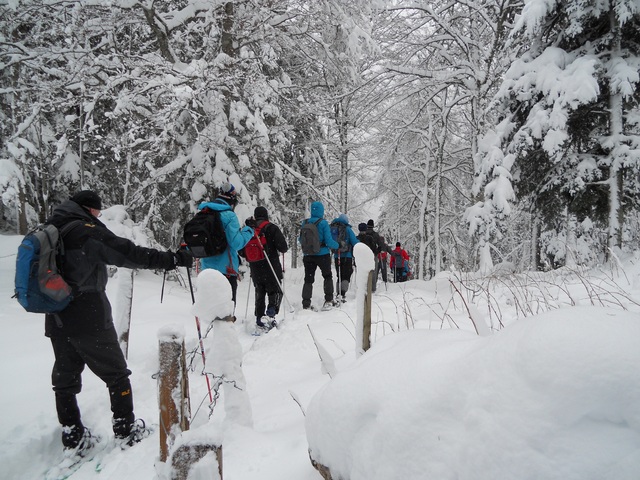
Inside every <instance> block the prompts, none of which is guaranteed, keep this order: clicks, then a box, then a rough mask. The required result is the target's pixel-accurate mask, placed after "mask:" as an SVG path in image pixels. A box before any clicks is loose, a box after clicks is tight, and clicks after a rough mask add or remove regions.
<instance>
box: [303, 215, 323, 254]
mask: <svg viewBox="0 0 640 480" xmlns="http://www.w3.org/2000/svg"><path fill="white" fill-rule="evenodd" d="M309 220H310V219H306V220H305V221H304V223H303V224H302V227H301V228H300V246H301V248H302V253H303V254H305V255H313V254H316V253H319V252H320V248H321V247H322V245H321V243H320V232H319V231H318V224H319V223H320V222H321V221H322V219H321V218H319V219H318V220H317V221H315V222H310V221H309Z"/></svg>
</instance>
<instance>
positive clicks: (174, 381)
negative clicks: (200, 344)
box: [158, 334, 191, 462]
mask: <svg viewBox="0 0 640 480" xmlns="http://www.w3.org/2000/svg"><path fill="white" fill-rule="evenodd" d="M185 357H186V354H185V346H184V339H183V338H182V337H180V336H178V335H176V334H171V336H170V338H163V339H161V340H160V372H159V376H158V381H159V384H160V385H159V389H160V394H159V396H160V461H162V462H166V461H167V458H168V457H169V449H170V448H171V445H173V441H174V440H175V436H176V434H177V433H178V432H184V431H185V430H189V418H190V416H191V408H190V405H189V377H188V376H187V365H186V359H185ZM176 427H177V428H176Z"/></svg>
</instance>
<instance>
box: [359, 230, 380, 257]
mask: <svg viewBox="0 0 640 480" xmlns="http://www.w3.org/2000/svg"><path fill="white" fill-rule="evenodd" d="M358 240H360V241H361V242H362V243H364V244H365V245H366V246H367V247H369V248H370V249H371V251H372V252H373V253H376V250H377V249H378V243H377V242H376V239H375V238H373V235H372V234H371V233H370V232H360V234H359V235H358Z"/></svg>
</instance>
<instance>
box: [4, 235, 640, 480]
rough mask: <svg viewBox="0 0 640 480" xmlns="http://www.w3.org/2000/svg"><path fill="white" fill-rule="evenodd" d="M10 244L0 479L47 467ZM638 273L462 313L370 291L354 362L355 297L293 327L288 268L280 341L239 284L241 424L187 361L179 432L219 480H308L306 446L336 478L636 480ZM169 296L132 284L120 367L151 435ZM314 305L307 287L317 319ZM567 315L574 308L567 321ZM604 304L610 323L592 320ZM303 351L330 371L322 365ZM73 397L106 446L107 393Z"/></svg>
mask: <svg viewBox="0 0 640 480" xmlns="http://www.w3.org/2000/svg"><path fill="white" fill-rule="evenodd" d="M19 240H20V237H17V236H0V247H1V251H2V252H5V253H4V255H3V256H1V257H0V295H1V296H2V298H3V299H4V300H3V303H2V305H3V308H2V311H1V312H0V318H1V319H2V325H3V333H4V334H3V335H2V337H1V339H0V355H1V356H2V362H3V367H4V368H3V369H2V371H1V373H0V382H1V384H2V386H3V387H2V393H1V394H0V410H1V411H2V412H3V413H2V417H1V422H2V423H1V427H2V428H1V429H0V432H1V433H0V452H1V453H0V465H2V468H1V470H2V475H1V477H2V478H7V479H41V478H43V475H44V472H45V471H46V470H47V469H48V468H49V466H50V465H52V464H54V463H55V462H56V461H57V459H59V458H60V451H61V446H60V441H59V434H60V431H59V426H58V424H57V420H56V415H55V407H54V401H53V393H52V391H51V387H50V371H51V366H52V362H53V355H52V352H51V347H50V345H49V341H48V339H46V338H45V337H44V335H43V318H42V316H41V315H34V314H28V313H25V312H24V311H23V310H22V309H21V307H20V306H19V305H18V303H17V302H16V301H15V300H13V299H10V296H11V295H12V290H13V272H14V264H15V255H14V254H12V252H15V251H16V249H17V245H18V243H19ZM637 263H638V259H637V258H636V259H635V260H634V259H631V261H630V262H626V263H625V264H624V265H625V268H626V270H625V271H624V272H623V271H622V270H618V271H616V272H609V271H605V273H604V274H600V276H598V277H593V278H591V277H589V276H588V275H589V274H588V272H580V275H576V274H575V273H571V272H566V271H565V272H557V273H553V274H547V275H546V276H542V275H539V276H533V275H532V276H528V277H519V280H517V281H512V280H505V279H493V280H492V281H491V282H490V283H489V285H490V286H489V287H487V288H486V290H478V291H477V292H476V293H479V295H476V297H474V298H473V300H474V303H475V304H476V306H475V307H474V306H473V305H471V299H472V297H471V296H465V302H463V301H462V298H463V297H462V296H459V295H457V294H456V293H455V292H454V293H453V294H452V290H451V288H450V284H449V281H448V280H447V278H446V277H445V276H443V277H441V278H439V279H437V280H435V281H431V282H421V281H410V282H407V283H404V284H388V285H386V286H385V285H384V284H381V283H380V284H379V286H378V293H376V294H375V296H374V297H373V321H374V327H373V337H374V340H373V348H372V349H371V350H370V351H369V352H367V353H365V354H364V355H362V356H360V355H359V353H358V350H359V347H357V346H356V338H357V334H356V332H355V326H356V325H357V324H358V317H357V315H358V313H357V311H358V309H357V308H356V301H355V299H356V292H357V285H356V284H355V283H358V282H354V283H353V284H352V287H351V289H350V291H349V293H348V295H347V298H348V300H349V301H348V302H347V303H346V304H345V305H343V306H342V308H340V309H334V310H331V311H329V312H307V311H302V310H301V309H300V290H301V285H302V271H301V270H292V269H288V270H287V272H286V274H285V279H286V280H285V294H286V296H287V297H288V299H289V300H290V302H291V303H292V304H293V306H294V307H295V308H296V312H295V313H294V314H291V313H290V312H289V309H288V308H287V302H285V303H284V304H283V309H282V313H283V314H284V316H285V317H286V320H285V322H284V323H283V325H282V327H281V329H278V330H274V331H272V332H270V333H269V334H267V335H264V336H261V337H255V336H252V335H251V334H250V332H249V331H250V328H249V325H252V324H253V315H252V308H253V291H252V290H251V289H250V283H249V282H248V281H247V280H244V281H243V282H241V283H240V286H239V289H238V303H237V307H236V312H235V313H236V316H237V317H238V321H237V322H236V323H235V324H233V325H232V326H231V327H230V328H229V329H228V331H227V333H226V334H229V335H236V339H237V342H238V344H239V345H240V348H241V356H242V374H243V375H244V378H245V379H246V392H244V394H245V395H247V398H248V400H249V402H250V406H249V407H250V408H249V413H250V416H251V419H250V422H249V423H247V422H244V421H235V420H234V418H233V416H231V418H229V412H228V411H226V407H228V406H231V405H232V404H234V401H232V400H229V399H226V398H225V392H226V390H225V389H224V388H222V389H221V398H220V399H219V401H218V403H217V405H216V406H215V408H214V410H213V415H212V416H211V418H209V417H208V413H209V412H208V408H207V407H208V403H209V402H208V393H207V388H206V382H205V379H204V377H203V376H201V375H200V374H199V371H200V368H201V365H200V363H199V362H200V361H199V358H198V356H197V355H195V354H193V355H195V360H194V365H195V369H196V371H194V372H193V373H191V375H190V391H191V408H192V411H193V413H194V418H193V421H192V431H191V435H197V436H199V437H201V438H211V439H214V440H220V439H221V440H222V443H223V468H224V478H225V479H227V480H251V479H256V480H257V479H260V480H270V479H274V480H275V479H278V480H281V479H296V480H312V479H313V480H317V479H320V478H321V477H320V475H319V474H318V473H317V472H316V471H315V470H314V468H313V467H312V466H311V463H310V461H309V454H308V449H309V443H308V440H307V435H308V436H309V442H310V443H311V445H312V449H313V451H314V455H317V458H318V459H321V460H323V462H324V463H327V464H328V465H330V466H331V467H332V468H333V469H334V470H335V471H336V472H350V475H351V480H356V479H365V478H366V479H373V478H380V479H382V478H384V479H403V480H405V479H422V478H426V477H425V472H429V474H430V477H429V478H438V479H439V480H440V479H446V478H458V479H468V480H484V479H486V480H489V479H491V480H494V479H496V478H505V479H506V478H510V479H511V478H513V479H518V480H520V479H524V478H531V479H533V478H536V479H541V478H544V479H552V478H557V479H567V478H576V479H578V478H580V479H585V478H593V479H596V478H598V479H599V478H612V479H614V478H615V479H617V480H633V479H637V478H639V474H638V473H637V472H640V369H638V368H637V366H638V364H639V363H638V361H639V360H640V358H639V354H638V351H640V348H636V349H634V347H635V346H636V345H640V330H639V328H638V324H639V323H640V314H638V311H640V308H639V307H638V305H637V304H635V303H634V302H633V299H638V298H640V294H639V293H640V292H639V289H638V285H639V283H638V282H639V280H640V274H639V271H640V269H638V268H637V267H636V266H635V265H636V264H637ZM286 264H287V265H289V262H288V261H287V262H286ZM587 278H589V280H588V282H585V279H587ZM598 279H599V280H598ZM527 281H528V282H529V283H528V285H529V288H528V289H525V290H521V291H519V290H517V288H516V284H520V285H522V284H523V283H526V282H527ZM117 283H118V282H117V275H116V276H115V277H114V278H113V279H112V280H111V281H110V283H109V287H108V291H109V294H110V296H112V298H113V299H114V303H115V298H116V294H115V292H116V291H117ZM186 283H187V282H186V279H185V277H184V271H183V272H182V279H181V281H178V280H177V279H176V278H173V277H172V276H169V279H168V281H167V284H166V286H165V291H164V300H163V303H160V291H161V284H162V275H157V274H154V273H153V272H150V271H140V272H138V273H137V274H136V277H135V282H134V297H133V298H134V305H133V319H132V325H131V336H130V343H129V367H130V368H131V370H132V371H133V374H132V383H133V389H134V392H133V393H134V401H135V405H136V414H137V415H138V416H139V417H142V418H144V419H145V420H146V421H147V422H148V423H154V424H157V423H158V404H157V391H156V390H157V384H156V380H155V379H154V378H153V377H154V374H155V373H156V372H157V370H158V337H159V335H161V334H162V332H163V331H166V329H167V328H177V329H178V330H181V331H184V332H185V338H186V344H187V350H188V351H189V352H197V351H198V343H197V331H196V327H195V321H194V317H193V314H192V310H191V296H190V293H189V291H188V289H187V288H186V287H185V286H186ZM471 283H472V280H469V281H467V282H466V284H467V285H471ZM482 285H484V286H485V287H486V286H487V283H486V282H485V283H482ZM321 290H322V289H321V280H320V278H319V277H318V279H317V280H316V283H315V288H314V302H315V303H316V304H317V305H320V303H321V297H322V293H321ZM462 291H463V292H464V291H465V290H464V289H462ZM523 291H526V292H527V293H522V292H523ZM614 291H615V293H616V295H615V296H614V295H612V293H613V292H614ZM488 292H491V295H488ZM606 292H609V293H606ZM249 293H250V295H249V296H248V294H249ZM483 294H485V295H484V296H483ZM487 299H489V302H490V304H491V306H492V307H493V308H492V309H489V308H488V306H487ZM636 301H637V300H636ZM572 302H573V303H576V304H579V305H581V307H580V309H573V308H570V304H571V303H572ZM603 302H604V303H605V304H606V305H604V306H606V307H609V308H614V309H615V310H614V311H613V312H608V311H607V312H604V311H602V310H600V309H601V307H602V306H603V305H602V303H603ZM592 304H593V305H594V306H592ZM549 306H552V307H554V308H561V309H558V310H554V311H553V312H551V313H548V314H544V315H543V316H541V317H529V318H528V319H526V320H518V318H521V317H522V316H523V312H525V311H526V312H527V313H528V314H533V313H537V312H538V311H540V312H543V311H544V310H546V309H547V308H548V307H549ZM621 306H625V307H626V308H629V310H630V312H631V313H628V312H627V313H625V312H624V311H623V310H622V309H621V308H620V307H621ZM468 307H469V310H467V308H468ZM469 311H470V312H471V315H470V314H469V313H468V312H469ZM245 312H248V313H247V314H246V315H245ZM489 312H491V314H489ZM281 316H282V314H281ZM470 317H473V318H474V320H475V321H476V322H477V323H478V322H479V323H480V324H481V325H482V326H483V327H484V328H480V329H479V331H480V332H481V333H483V332H488V331H489V328H490V329H491V333H490V334H489V335H485V336H478V335H476V333H475V332H476V328H474V325H473V323H472V322H471V319H470ZM501 324H502V325H505V326H506V328H504V329H502V327H501ZM203 329H204V330H206V324H205V326H204V327H203ZM398 332H400V333H399V334H398ZM214 334H215V329H214V330H213V334H211V333H210V334H209V336H208V337H207V338H206V339H205V344H206V348H208V349H210V348H211V346H212V345H215V340H214V338H213V337H214V336H215V335H214ZM312 334H313V336H312ZM314 338H315V339H316V340H317V344H316V343H314V341H313V339H314ZM319 353H320V354H322V355H329V356H330V358H326V357H325V361H324V365H323V364H322V362H321V360H320V357H319ZM193 355H192V356H193ZM190 359H191V357H190ZM207 361H208V367H209V366H210V365H209V363H213V362H215V361H216V360H215V353H214V352H211V353H210V355H209V356H208V357H207ZM212 368H214V367H212ZM207 370H209V368H207ZM327 371H330V372H332V376H333V377H334V379H333V380H331V379H330V377H329V375H328V374H326V373H323V372H327ZM83 382H84V388H83V392H82V393H81V394H80V396H79V401H80V407H81V409H82V413H83V420H84V422H85V424H86V425H87V426H88V427H90V428H91V429H92V430H93V431H94V432H95V433H97V434H99V435H102V436H103V437H105V438H108V437H109V436H110V430H111V428H110V427H111V425H110V411H109V403H108V393H107V390H106V388H105V387H104V385H103V384H102V383H101V382H100V381H99V380H98V379H97V378H96V377H95V376H94V375H93V374H92V373H91V372H89V371H86V372H85V373H84V374H83ZM314 397H315V398H314ZM312 399H313V401H312ZM225 400H227V401H226V402H225ZM225 403H227V404H228V405H225ZM236 405H237V403H236ZM245 413H246V411H245ZM305 415H307V416H306V417H305ZM236 418H243V417H242V416H241V417H236ZM307 426H308V432H307V428H306V427H307ZM158 455H159V447H158V433H157V431H156V433H154V434H153V435H152V436H151V437H150V438H149V439H147V440H145V441H144V442H143V443H141V444H139V445H136V446H135V447H133V448H131V449H129V450H127V451H124V452H120V451H116V450H114V451H112V452H110V453H109V454H108V455H107V457H106V458H105V461H104V465H103V470H102V472H101V473H96V472H95V469H94V468H93V465H91V464H87V465H86V466H85V467H83V468H82V469H81V470H80V471H78V472H77V473H76V474H74V475H73V477H72V478H73V479H77V480H82V479H94V478H100V479H118V480H129V479H131V480H134V479H135V480H139V479H153V478H163V477H162V476H163V475H164V474H165V472H166V469H165V468H162V466H161V465H158ZM610 467H611V468H610ZM606 475H609V477H607V476H606ZM192 478H193V479H194V480H195V479H196V478H197V479H204V478H215V477H207V476H205V475H204V473H203V469H202V468H201V469H199V470H198V472H197V474H194V475H192Z"/></svg>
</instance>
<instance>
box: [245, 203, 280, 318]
mask: <svg viewBox="0 0 640 480" xmlns="http://www.w3.org/2000/svg"><path fill="white" fill-rule="evenodd" d="M245 223H246V224H247V225H248V226H249V227H251V228H253V229H254V237H253V238H252V239H251V240H250V241H249V243H247V244H246V245H245V247H244V249H242V250H241V251H240V254H241V255H242V256H243V257H244V258H245V259H246V260H247V262H248V263H249V269H250V271H251V278H252V279H253V285H254V288H255V315H256V325H257V326H258V327H259V328H262V329H269V328H271V327H273V326H275V316H276V315H277V314H278V313H279V312H280V304H281V303H282V298H283V295H284V292H283V291H282V288H281V287H282V278H283V275H282V265H281V264H280V258H279V254H280V253H285V252H286V251H287V250H288V249H289V246H288V245H287V240H286V239H285V238H284V235H283V234H282V231H281V230H280V228H278V226H277V225H276V224H275V223H271V222H270V221H269V214H268V212H267V209H266V208H265V207H256V209H255V210H254V212H253V217H250V218H248V219H247V220H246V222H245ZM265 297H268V299H269V304H268V305H266V301H265Z"/></svg>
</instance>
